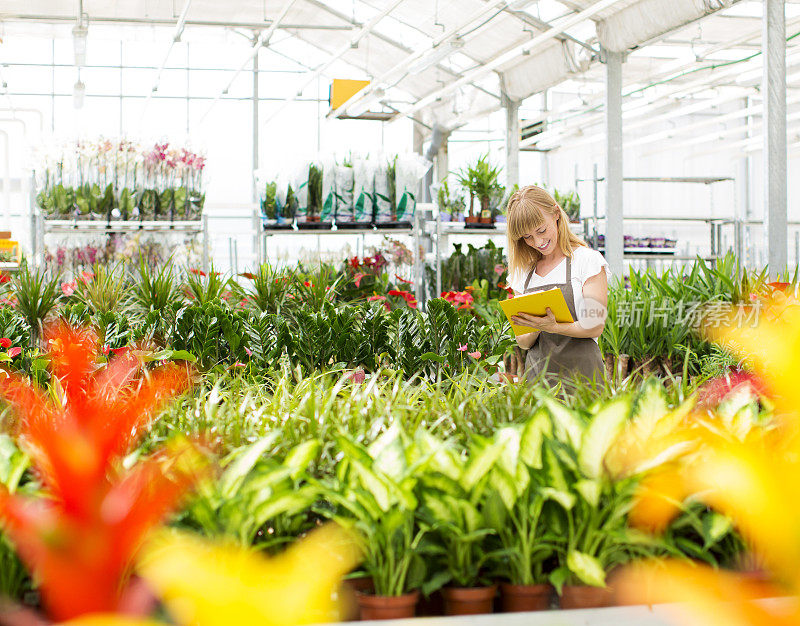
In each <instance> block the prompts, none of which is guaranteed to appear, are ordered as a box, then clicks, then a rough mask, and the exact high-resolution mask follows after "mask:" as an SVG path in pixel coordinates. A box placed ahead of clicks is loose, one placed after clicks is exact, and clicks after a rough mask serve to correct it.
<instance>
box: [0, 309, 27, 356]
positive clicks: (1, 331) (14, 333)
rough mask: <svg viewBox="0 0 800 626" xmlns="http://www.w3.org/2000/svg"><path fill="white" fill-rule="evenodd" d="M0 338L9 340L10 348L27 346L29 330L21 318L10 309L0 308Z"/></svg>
mask: <svg viewBox="0 0 800 626" xmlns="http://www.w3.org/2000/svg"><path fill="white" fill-rule="evenodd" d="M0 337H5V338H7V339H10V340H11V345H12V346H20V347H22V346H27V345H29V343H30V330H29V327H28V324H27V323H26V322H25V320H24V319H23V317H22V316H21V315H20V314H19V313H18V312H17V311H16V310H15V309H12V308H11V307H0Z"/></svg>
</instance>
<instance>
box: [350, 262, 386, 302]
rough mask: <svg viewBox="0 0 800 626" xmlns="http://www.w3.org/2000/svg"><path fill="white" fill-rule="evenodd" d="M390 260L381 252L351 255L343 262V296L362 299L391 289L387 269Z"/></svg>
mask: <svg viewBox="0 0 800 626" xmlns="http://www.w3.org/2000/svg"><path fill="white" fill-rule="evenodd" d="M388 264H389V262H388V261H387V259H386V257H384V256H383V255H382V254H381V253H380V252H377V253H375V254H374V255H373V256H365V257H363V258H359V257H358V256H354V257H350V258H349V259H347V260H346V261H345V262H344V264H343V269H342V274H343V275H344V276H345V277H346V279H345V280H344V281H343V284H342V293H341V296H342V297H343V298H344V299H345V300H355V299H360V298H363V297H365V296H367V295H368V294H374V293H377V294H385V293H386V291H387V290H388V289H389V278H388V276H387V274H386V273H385V269H386V267H387V266H388Z"/></svg>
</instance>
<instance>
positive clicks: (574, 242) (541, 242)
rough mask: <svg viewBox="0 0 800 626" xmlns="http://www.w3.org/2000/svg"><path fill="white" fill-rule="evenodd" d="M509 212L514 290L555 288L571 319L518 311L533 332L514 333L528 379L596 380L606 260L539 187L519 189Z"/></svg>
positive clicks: (605, 292)
mask: <svg viewBox="0 0 800 626" xmlns="http://www.w3.org/2000/svg"><path fill="white" fill-rule="evenodd" d="M507 213H508V250H509V267H508V272H509V276H510V284H511V288H512V289H513V290H514V293H515V294H516V295H521V294H526V293H532V292H535V291H543V290H545V289H552V288H554V287H558V288H559V289H561V292H562V293H563V294H564V299H565V300H566V302H567V306H568V307H569V312H570V313H571V314H572V318H573V319H574V320H575V321H574V322H569V323H566V322H558V321H556V319H555V317H554V316H553V313H552V311H550V309H547V315H546V316H544V317H537V316H534V315H529V314H527V313H519V314H517V315H516V316H514V317H513V318H512V320H513V321H514V323H515V324H518V325H520V326H526V327H529V328H531V330H532V332H530V333H527V334H524V335H518V336H517V343H518V344H519V346H520V348H522V349H523V350H527V351H528V355H527V357H526V359H525V370H526V375H527V378H528V380H533V379H535V378H537V377H538V376H540V375H541V374H544V375H545V376H546V377H547V378H548V379H549V380H551V381H553V380H554V379H556V380H557V379H560V378H569V379H571V378H574V377H575V376H576V375H582V376H585V377H587V378H590V379H597V380H599V379H600V378H601V377H602V376H603V374H604V367H603V359H602V357H601V355H600V348H599V347H598V344H597V341H598V337H600V335H601V334H602V332H603V328H604V326H605V313H606V305H607V302H608V279H609V277H610V276H611V273H610V271H609V268H608V263H607V262H606V260H605V259H604V258H603V255H602V254H600V253H599V252H597V251H596V250H592V249H591V248H589V247H588V246H587V245H586V243H585V242H584V241H583V240H582V239H581V238H580V237H578V236H576V235H574V234H573V233H572V232H571V231H570V229H569V218H568V217H567V215H566V213H564V211H563V209H562V208H561V207H560V206H559V205H558V204H557V203H556V201H555V200H554V199H553V198H552V196H551V195H550V194H549V193H547V192H546V191H544V190H543V189H540V188H539V187H535V186H533V185H531V186H529V187H523V188H522V189H520V190H519V191H517V192H516V193H515V194H514V195H513V196H511V199H510V200H509V202H508V211H507Z"/></svg>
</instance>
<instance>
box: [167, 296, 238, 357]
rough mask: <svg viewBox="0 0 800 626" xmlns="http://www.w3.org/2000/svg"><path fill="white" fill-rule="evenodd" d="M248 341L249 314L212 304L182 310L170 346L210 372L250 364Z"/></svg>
mask: <svg viewBox="0 0 800 626" xmlns="http://www.w3.org/2000/svg"><path fill="white" fill-rule="evenodd" d="M247 339H248V332H247V317H246V314H245V313H243V312H240V311H231V310H230V309H229V308H228V307H227V306H223V305H221V304H219V303H217V302H213V301H212V302H207V303H206V304H202V305H196V306H187V307H184V308H182V309H180V310H179V311H178V313H177V315H176V318H175V328H174V331H173V332H172V335H171V338H170V342H169V345H170V346H171V347H173V348H175V349H176V350H185V351H187V352H189V353H190V354H192V355H194V356H195V357H196V358H197V365H198V367H200V368H201V369H203V370H209V369H212V368H213V367H215V366H217V365H218V364H225V363H227V364H230V365H233V364H236V363H245V362H246V361H248V360H249V356H248V354H247V350H248V347H247Z"/></svg>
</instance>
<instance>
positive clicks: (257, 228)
mask: <svg viewBox="0 0 800 626" xmlns="http://www.w3.org/2000/svg"><path fill="white" fill-rule="evenodd" d="M258 142H259V139H258V53H256V55H255V56H254V57H253V202H254V203H255V211H254V216H253V222H254V223H253V226H254V229H253V233H254V234H253V256H254V257H255V264H256V267H261V263H262V260H261V241H260V239H261V208H260V207H259V206H258V199H259V196H260V190H259V189H258V184H257V183H256V172H257V171H258V161H259V159H258Z"/></svg>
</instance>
